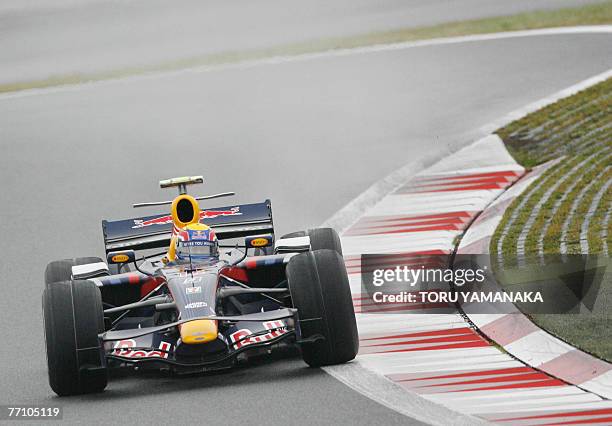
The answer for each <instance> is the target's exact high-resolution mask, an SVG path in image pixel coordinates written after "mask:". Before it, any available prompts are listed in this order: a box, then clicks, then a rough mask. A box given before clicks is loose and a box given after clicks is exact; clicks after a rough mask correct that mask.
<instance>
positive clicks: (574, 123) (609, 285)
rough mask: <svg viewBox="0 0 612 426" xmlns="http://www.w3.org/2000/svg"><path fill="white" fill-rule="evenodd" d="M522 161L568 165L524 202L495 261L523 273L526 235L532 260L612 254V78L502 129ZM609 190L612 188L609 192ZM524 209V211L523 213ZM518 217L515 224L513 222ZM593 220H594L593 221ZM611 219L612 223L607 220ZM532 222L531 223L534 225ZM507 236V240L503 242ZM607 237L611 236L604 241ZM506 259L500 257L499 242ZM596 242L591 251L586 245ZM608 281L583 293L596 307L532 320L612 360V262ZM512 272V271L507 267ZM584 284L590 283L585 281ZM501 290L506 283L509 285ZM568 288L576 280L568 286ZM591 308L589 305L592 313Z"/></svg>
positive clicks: (504, 224) (538, 183)
mask: <svg viewBox="0 0 612 426" xmlns="http://www.w3.org/2000/svg"><path fill="white" fill-rule="evenodd" d="M497 133H498V134H499V135H500V137H501V138H502V139H503V140H504V142H505V143H506V147H507V148H508V150H509V151H510V152H511V154H512V155H513V156H514V158H515V159H516V160H517V161H518V162H519V163H521V164H522V165H523V166H525V167H527V168H530V167H533V166H536V165H539V164H542V163H544V162H546V161H549V160H552V159H556V158H561V159H560V161H559V162H558V163H557V164H556V165H555V166H553V167H551V168H550V169H548V170H547V171H546V172H545V173H543V174H542V175H541V176H540V177H539V178H538V179H536V180H535V181H534V182H533V183H532V184H531V185H532V186H530V187H529V188H527V190H526V191H524V192H523V194H521V196H519V197H517V198H516V199H515V200H514V201H513V203H512V204H511V205H510V207H509V208H508V209H507V210H506V212H505V214H504V217H503V218H502V221H501V223H500V225H499V226H498V228H497V229H496V231H495V234H494V235H493V239H492V241H491V253H492V257H493V258H494V259H495V258H498V257H499V255H500V254H501V258H502V259H503V261H504V265H505V266H504V268H505V267H516V266H517V265H519V264H520V262H518V259H519V257H520V256H519V253H518V250H517V247H518V246H519V236H520V235H521V234H523V236H525V240H524V248H525V254H524V255H525V256H527V257H528V258H529V257H532V256H539V257H540V258H542V259H543V258H544V256H545V255H548V254H556V253H561V252H563V250H564V251H565V253H567V254H570V255H571V254H601V253H606V254H607V253H609V252H610V251H612V235H611V233H610V232H607V235H606V230H609V229H610V221H609V219H606V217H608V218H609V216H610V210H611V209H612V185H609V182H610V181H612V79H608V80H606V81H604V82H602V83H600V84H598V85H596V86H593V87H591V88H589V89H587V90H584V91H582V92H580V93H577V94H576V95H574V96H571V97H568V98H565V99H563V100H561V101H559V102H556V103H555V104H552V105H549V106H547V107H545V108H543V109H541V110H539V111H536V112H534V113H532V114H530V115H528V116H526V117H524V118H522V119H520V120H517V121H515V122H513V123H511V124H509V125H508V126H506V127H504V128H502V129H500V130H498V132H497ZM606 188H607V189H606ZM521 206H522V207H521ZM513 216H514V220H511V219H510V218H511V217H513ZM587 218H588V220H587ZM606 220H608V222H606ZM528 224H530V225H528ZM502 235H504V237H503V239H502ZM602 235H606V237H605V238H602ZM500 239H501V241H502V242H503V243H502V244H501V253H498V246H499V244H498V243H499V241H500ZM585 242H586V243H588V252H585V251H584V250H585V244H584V243H585ZM609 259H610V258H609V257H608V258H607V260H605V262H607V264H608V268H607V271H606V272H605V274H604V275H603V279H602V281H601V283H598V285H597V286H596V287H592V288H591V290H589V294H588V295H585V294H582V297H583V299H582V300H587V299H588V303H585V305H583V306H581V307H580V309H577V310H574V311H573V313H568V314H544V313H538V314H531V315H529V316H530V318H531V319H532V320H533V321H534V322H535V323H536V324H538V326H540V327H541V328H543V329H546V330H548V331H549V332H551V333H552V334H554V335H556V336H558V337H559V338H561V339H563V340H565V341H567V342H569V343H570V344H572V345H573V346H576V347H578V348H581V349H583V350H585V351H587V352H590V353H592V354H594V355H596V356H599V357H601V358H603V359H606V360H608V361H612V309H611V308H612V263H611V262H610V261H609ZM504 270H505V269H504ZM581 279H582V278H581ZM500 281H501V282H500V284H502V286H503V285H509V284H508V283H504V281H503V279H501V280H500ZM566 284H567V285H568V288H569V287H571V286H573V285H574V284H575V283H574V282H566ZM587 305H588V307H587Z"/></svg>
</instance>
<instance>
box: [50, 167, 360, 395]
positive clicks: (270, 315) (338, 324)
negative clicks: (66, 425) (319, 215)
mask: <svg viewBox="0 0 612 426" xmlns="http://www.w3.org/2000/svg"><path fill="white" fill-rule="evenodd" d="M202 182H203V179H202V177H201V176H194V177H184V178H175V179H169V180H165V181H161V182H160V185H161V187H162V188H165V187H178V189H179V195H178V196H177V197H176V198H175V199H174V200H173V201H164V202H157V203H142V204H135V205H134V206H135V207H144V206H156V205H165V204H171V210H170V215H157V216H148V217H141V218H136V219H129V220H121V221H103V222H102V227H103V231H104V243H105V249H106V254H107V257H106V261H103V260H102V259H100V258H96V257H83V258H76V259H67V260H59V261H55V262H51V263H50V264H49V265H48V266H47V269H46V271H45V284H46V288H45V290H44V293H43V314H44V315H43V316H44V327H45V342H46V349H47V362H48V370H49V382H50V385H51V388H52V389H53V391H55V392H56V393H57V394H58V395H73V394H81V393H90V392H100V391H102V390H104V388H105V387H106V385H107V381H108V370H109V369H110V368H115V367H130V366H132V367H135V366H137V367H138V368H154V369H160V370H169V371H171V372H175V373H179V374H181V373H194V372H202V371H210V370H219V369H225V368H230V367H232V366H234V365H236V364H237V363H240V362H243V361H245V360H248V359H249V358H250V357H252V356H262V355H265V354H268V353H270V351H271V350H272V349H273V348H276V347H278V346H282V345H297V346H298V347H299V348H300V350H301V353H302V357H303V359H304V361H305V362H306V363H307V364H308V365H310V366H323V365H330V364H338V363H344V362H347V361H350V360H352V359H353V358H354V357H355V356H356V354H357V350H358V346H359V340H358V335H357V327H356V323H355V313H354V310H353V304H352V299H351V293H350V288H349V282H348V277H347V272H346V268H345V265H344V262H343V259H342V248H341V245H340V239H339V238H338V235H337V234H336V232H335V231H334V230H333V229H330V228H319V229H311V230H308V231H301V232H295V233H292V234H288V235H285V236H283V237H281V238H279V239H277V240H276V241H275V239H274V227H273V223H272V212H271V206H270V201H269V200H266V201H264V202H263V203H256V204H245V205H236V206H231V207H227V208H214V209H209V210H200V207H199V205H198V200H203V199H211V198H217V197H221V196H228V195H233V193H223V194H216V195H212V196H205V197H196V198H194V197H192V196H190V195H188V194H187V185H189V184H194V183H202ZM219 241H221V243H220V242H219ZM232 241H233V242H232ZM226 242H227V243H226ZM161 247H164V251H163V252H161V253H160V252H159V249H160V248H161ZM156 250H157V252H156V253H155V252H154V251H156Z"/></svg>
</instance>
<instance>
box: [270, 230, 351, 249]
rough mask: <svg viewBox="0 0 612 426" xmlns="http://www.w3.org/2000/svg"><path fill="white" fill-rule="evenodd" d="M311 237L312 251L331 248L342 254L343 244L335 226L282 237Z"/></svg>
mask: <svg viewBox="0 0 612 426" xmlns="http://www.w3.org/2000/svg"><path fill="white" fill-rule="evenodd" d="M305 236H308V237H310V249H311V250H312V251H315V250H322V249H330V250H335V251H337V252H338V253H339V254H340V256H342V244H341V243H340V237H339V236H338V233H337V232H336V230H335V229H333V228H314V229H309V230H308V231H298V232H292V233H291V234H286V235H283V236H282V237H281V239H283V238H296V237H305Z"/></svg>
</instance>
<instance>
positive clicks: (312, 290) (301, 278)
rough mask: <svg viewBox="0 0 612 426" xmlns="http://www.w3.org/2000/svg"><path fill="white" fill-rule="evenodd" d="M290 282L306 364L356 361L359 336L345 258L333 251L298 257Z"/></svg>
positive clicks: (291, 263) (291, 268) (293, 261)
mask: <svg viewBox="0 0 612 426" xmlns="http://www.w3.org/2000/svg"><path fill="white" fill-rule="evenodd" d="M287 280H288V282H289V291H290V293H291V300H292V303H293V306H294V307H295V308H297V310H298V319H299V329H300V338H301V339H302V340H303V341H304V343H303V344H302V345H301V346H302V356H303V358H304V361H305V362H306V363H307V364H308V365H310V366H311V367H319V366H323V365H332V364H341V363H344V362H347V361H350V360H352V359H353V358H355V356H356V355H357V351H358V350H359V336H358V334H357V323H356V321H355V311H354V309H353V301H352V298H351V290H350V286H349V281H348V275H347V273H346V267H345V265H344V261H343V259H342V257H341V256H340V255H339V254H338V253H337V252H336V251H334V250H329V249H325V250H317V251H311V252H307V253H302V254H299V255H297V256H294V257H293V258H291V260H290V261H289V264H288V265H287Z"/></svg>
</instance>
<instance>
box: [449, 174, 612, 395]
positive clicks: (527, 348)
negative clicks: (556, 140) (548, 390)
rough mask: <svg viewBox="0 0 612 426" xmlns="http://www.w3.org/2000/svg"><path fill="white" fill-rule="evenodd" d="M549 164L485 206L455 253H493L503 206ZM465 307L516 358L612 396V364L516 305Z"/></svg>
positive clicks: (487, 333)
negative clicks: (497, 309) (488, 310)
mask: <svg viewBox="0 0 612 426" xmlns="http://www.w3.org/2000/svg"><path fill="white" fill-rule="evenodd" d="M549 165H550V164H545V165H542V166H541V167H538V168H535V169H534V170H533V171H532V172H530V173H528V174H527V175H525V176H524V177H523V178H522V179H521V180H520V181H519V182H517V184H516V185H514V186H513V187H512V188H510V189H509V190H508V191H507V192H505V193H504V194H503V195H502V196H501V197H499V198H498V199H497V200H495V202H493V203H492V204H491V205H490V206H489V207H487V209H486V210H485V211H484V212H483V213H482V214H481V215H480V216H479V217H478V218H477V219H476V220H475V221H474V223H473V224H472V225H471V226H470V228H469V229H468V230H467V231H466V233H465V235H464V236H463V238H462V240H461V243H460V245H459V248H458V251H457V253H459V254H468V253H473V254H483V253H489V243H490V241H491V238H492V236H493V233H494V232H495V229H496V228H497V226H498V225H499V223H500V222H501V220H502V217H503V215H504V211H505V210H506V209H507V208H508V206H509V205H510V204H511V203H512V201H513V200H514V199H515V198H517V197H518V196H519V195H521V194H522V193H523V192H524V191H525V190H526V189H527V188H528V187H529V185H530V184H531V183H532V182H533V181H534V180H535V179H537V178H538V177H539V176H540V175H541V174H542V173H543V172H544V171H545V170H546V169H547V168H548V167H549ZM463 310H464V312H465V314H466V315H467V316H468V317H469V318H470V320H471V321H472V322H473V323H474V324H475V325H476V326H477V327H478V328H479V329H480V331H481V332H482V333H483V334H485V335H486V336H487V337H489V338H490V339H491V340H493V341H494V342H496V343H497V344H498V345H500V346H502V347H503V348H504V349H505V350H506V351H508V352H509V353H511V354H512V355H514V356H515V357H516V358H518V359H520V360H522V361H524V362H525V363H527V364H529V365H531V366H533V367H537V368H538V369H539V370H541V371H544V372H546V373H548V374H550V375H552V376H555V377H558V378H560V379H562V380H564V381H566V382H568V383H572V384H574V385H578V386H580V387H581V388H583V389H585V390H587V391H590V392H593V393H596V394H598V395H601V396H603V397H605V398H609V399H610V398H612V364H610V363H608V362H606V361H603V360H601V359H599V358H596V357H593V356H591V355H589V354H587V353H585V352H582V351H580V350H578V349H576V348H574V347H572V346H570V345H568V344H567V343H565V342H563V341H561V340H559V339H557V338H556V337H554V336H552V335H551V334H549V333H547V332H545V331H544V330H541V329H540V328H539V327H537V326H536V325H535V324H534V323H532V322H531V321H530V320H529V319H528V318H527V317H525V316H524V315H523V314H522V313H521V312H520V311H519V310H518V309H516V310H515V311H514V312H512V313H507V314H491V315H485V314H482V313H474V312H472V310H471V309H470V306H464V307H463ZM480 312H482V310H480Z"/></svg>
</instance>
